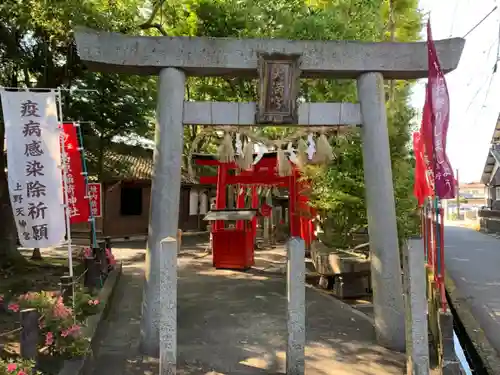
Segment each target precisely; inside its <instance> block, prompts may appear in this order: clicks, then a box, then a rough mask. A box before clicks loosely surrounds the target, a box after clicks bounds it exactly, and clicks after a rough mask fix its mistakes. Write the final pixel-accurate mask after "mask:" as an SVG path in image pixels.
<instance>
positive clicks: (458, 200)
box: [456, 169, 460, 220]
mask: <svg viewBox="0 0 500 375" xmlns="http://www.w3.org/2000/svg"><path fill="white" fill-rule="evenodd" d="M456 181H457V218H458V220H460V180H459V179H458V169H457V178H456Z"/></svg>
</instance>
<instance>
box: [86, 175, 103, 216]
mask: <svg viewBox="0 0 500 375" xmlns="http://www.w3.org/2000/svg"><path fill="white" fill-rule="evenodd" d="M89 198H90V209H91V214H92V216H93V217H101V216H102V185H101V184H100V183H89Z"/></svg>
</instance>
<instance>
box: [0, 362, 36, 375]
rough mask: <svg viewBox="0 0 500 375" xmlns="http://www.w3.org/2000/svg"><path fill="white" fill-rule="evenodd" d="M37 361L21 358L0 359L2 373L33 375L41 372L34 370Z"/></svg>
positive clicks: (4, 374) (5, 374) (7, 374)
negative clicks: (14, 359)
mask: <svg viewBox="0 0 500 375" xmlns="http://www.w3.org/2000/svg"><path fill="white" fill-rule="evenodd" d="M34 367H35V363H34V362H33V361H28V360H23V359H19V360H16V361H13V360H11V361H8V362H6V361H4V360H2V359H0V375H32V374H40V372H38V371H37V372H35V373H34V372H33V369H34Z"/></svg>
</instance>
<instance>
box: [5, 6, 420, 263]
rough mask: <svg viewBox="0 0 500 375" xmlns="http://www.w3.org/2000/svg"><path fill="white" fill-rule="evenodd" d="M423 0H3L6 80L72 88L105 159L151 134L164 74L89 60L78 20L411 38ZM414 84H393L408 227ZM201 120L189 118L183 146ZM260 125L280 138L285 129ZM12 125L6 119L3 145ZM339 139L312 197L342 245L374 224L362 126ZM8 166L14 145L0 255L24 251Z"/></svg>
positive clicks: (247, 33) (226, 95) (338, 93)
mask: <svg viewBox="0 0 500 375" xmlns="http://www.w3.org/2000/svg"><path fill="white" fill-rule="evenodd" d="M417 5H418V1H417V0H397V1H396V0H334V1H326V0H275V1H263V0H170V1H165V0H147V1H143V0H113V1H107V0H106V1H103V0H86V1H76V0H53V1H51V2H50V6H49V3H48V2H45V1H41V0H4V1H2V2H1V4H0V61H2V64H1V65H0V86H9V87H39V88H40V87H47V88H56V87H62V88H65V89H67V90H68V91H65V95H64V103H63V104H64V108H63V112H64V117H65V119H71V120H79V121H82V129H83V132H84V137H85V144H86V148H88V149H89V151H90V152H92V153H95V154H96V155H97V156H98V159H99V155H100V156H101V157H102V150H103V149H104V148H105V147H108V146H109V144H110V142H111V141H112V139H113V138H114V137H116V136H122V137H130V136H136V135H138V136H141V137H146V138H148V137H152V127H153V126H154V110H155V97H156V77H138V76H124V75H119V74H103V73H92V72H88V71H86V69H85V67H84V66H83V64H82V63H81V61H80V60H79V57H78V55H77V53H76V48H75V43H74V40H73V35H72V29H73V27H74V26H75V25H83V26H88V27H93V28H97V29H103V30H109V31H117V32H122V33H129V34H145V35H162V34H163V35H185V36H211V37H238V38H246V37H272V38H287V39H306V40H313V39H315V40H362V41H382V40H395V41H413V40H417V39H418V33H419V31H420V28H421V15H420V13H419V11H418V9H417ZM410 85H411V83H409V82H395V83H387V97H388V104H387V108H388V117H389V129H390V141H391V155H392V160H393V175H394V182H395V195H396V203H397V210H398V223H399V224H400V235H404V234H405V233H406V232H407V230H409V228H408V225H407V224H408V223H409V221H408V220H407V219H408V215H410V213H411V210H412V209H413V207H414V202H413V200H412V199H411V180H412V179H411V171H412V160H411V157H410V155H409V153H408V148H407V145H408V141H409V126H410V121H411V118H412V117H413V111H412V109H411V108H410V106H409V105H408V103H407V101H408V97H409V88H410ZM82 90H91V91H82ZM300 95H301V96H302V97H303V98H304V100H306V101H356V100H357V95H356V87H355V82H354V81H352V80H334V79H329V80H312V79H308V80H302V82H301V92H300ZM186 97H187V100H224V101H237V100H241V101H248V100H252V101H253V100H256V84H255V81H252V80H248V79H242V78H232V79H230V78H194V77H190V78H189V79H188V82H187V90H186ZM201 129H202V128H201V127H200V126H189V127H185V132H184V133H185V142H184V143H185V154H186V153H187V151H188V148H189V147H190V145H191V143H192V141H193V140H194V138H195V137H196V135H197V134H198V133H199V132H200V131H201ZM259 131H261V132H263V133H265V134H266V135H267V136H269V137H277V138H279V137H280V136H281V135H282V131H283V130H280V129H278V128H273V127H266V128H262V129H259ZM284 131H287V130H286V129H285V130H284ZM3 132H4V129H3V124H2V122H1V121H0V142H2V143H1V145H2V149H3V148H4V147H3V138H4V134H3ZM215 139H216V136H211V137H208V138H207V139H205V140H204V142H202V143H201V144H200V145H199V147H198V149H197V150H196V151H212V150H214V148H215ZM332 142H333V144H334V147H335V150H336V153H337V154H338V156H339V157H338V158H337V160H335V161H334V162H333V163H332V164H331V165H329V166H328V167H327V168H324V169H321V170H315V171H314V173H313V180H314V189H313V191H312V202H313V204H314V205H315V206H317V207H318V208H320V209H321V211H322V212H323V215H324V216H325V217H328V218H329V219H330V220H333V222H334V223H335V225H333V226H332V227H331V228H330V229H328V230H330V231H331V232H332V233H333V232H335V234H336V236H335V238H336V239H335V241H336V242H338V244H339V245H342V246H343V245H346V244H347V243H348V239H349V236H350V235H351V234H352V232H353V231H355V230H357V229H358V228H362V227H364V226H366V214H365V207H364V182H363V167H362V155H361V151H360V139H359V135H358V134H356V133H353V134H350V135H347V136H339V137H336V138H335V139H333V140H332ZM185 162H186V159H185ZM5 166H6V164H5V155H4V153H0V221H1V222H2V223H8V224H6V225H3V226H0V263H1V262H2V259H6V258H8V256H15V254H16V251H15V228H14V226H13V222H12V213H11V208H10V203H9V198H8V190H7V182H6V176H5V172H4V170H5ZM97 172H99V167H97ZM339 220H344V221H345V223H343V224H342V225H341V224H339ZM337 232H338V233H337Z"/></svg>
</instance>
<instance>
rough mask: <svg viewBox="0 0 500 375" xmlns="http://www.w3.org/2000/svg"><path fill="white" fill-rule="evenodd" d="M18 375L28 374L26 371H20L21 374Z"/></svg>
mask: <svg viewBox="0 0 500 375" xmlns="http://www.w3.org/2000/svg"><path fill="white" fill-rule="evenodd" d="M17 375H28V373H27V372H25V371H24V370H19V372H18V373H17Z"/></svg>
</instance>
